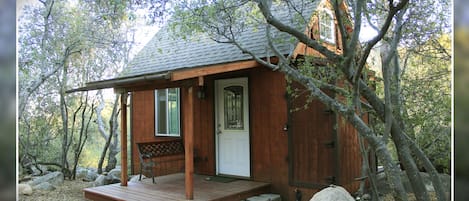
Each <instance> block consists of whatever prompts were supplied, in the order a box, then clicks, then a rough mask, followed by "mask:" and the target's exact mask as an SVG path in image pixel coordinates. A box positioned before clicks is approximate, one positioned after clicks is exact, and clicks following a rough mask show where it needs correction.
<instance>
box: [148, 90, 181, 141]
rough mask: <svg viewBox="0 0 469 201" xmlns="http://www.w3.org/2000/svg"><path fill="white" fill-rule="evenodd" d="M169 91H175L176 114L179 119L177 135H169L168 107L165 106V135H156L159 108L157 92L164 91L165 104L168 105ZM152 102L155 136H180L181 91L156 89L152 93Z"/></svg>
mask: <svg viewBox="0 0 469 201" xmlns="http://www.w3.org/2000/svg"><path fill="white" fill-rule="evenodd" d="M169 89H176V90H177V100H178V101H177V110H178V111H177V112H178V115H179V118H178V120H179V121H178V122H177V124H178V131H179V132H178V133H170V132H169V130H170V129H169V128H170V125H169V122H170V121H169V118H170V117H169V110H168V109H169V107H168V106H167V105H166V132H167V133H158V114H159V111H158V109H159V107H158V104H159V101H158V91H159V90H165V91H166V101H165V103H166V104H168V97H169V96H168V94H169V93H168V91H169ZM154 100H155V136H158V137H160V136H165V137H180V136H181V90H180V89H179V88H166V89H156V90H155V91H154Z"/></svg>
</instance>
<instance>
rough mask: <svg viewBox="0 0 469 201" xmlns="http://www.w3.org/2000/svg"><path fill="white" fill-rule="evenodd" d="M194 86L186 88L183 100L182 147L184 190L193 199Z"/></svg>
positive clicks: (188, 198) (188, 197) (189, 198)
mask: <svg viewBox="0 0 469 201" xmlns="http://www.w3.org/2000/svg"><path fill="white" fill-rule="evenodd" d="M193 88H194V87H192V86H190V87H188V88H186V89H187V93H186V96H185V99H184V100H183V105H184V107H183V109H184V112H183V115H184V116H183V118H184V123H183V124H184V147H185V149H184V150H185V190H186V200H193V199H194V89H193Z"/></svg>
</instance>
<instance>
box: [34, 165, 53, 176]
mask: <svg viewBox="0 0 469 201" xmlns="http://www.w3.org/2000/svg"><path fill="white" fill-rule="evenodd" d="M37 166H38V167H39V169H38V168H37V167H36V166H34V165H32V166H31V171H32V175H33V176H39V175H45V174H48V173H49V171H48V170H47V166H44V165H37Z"/></svg>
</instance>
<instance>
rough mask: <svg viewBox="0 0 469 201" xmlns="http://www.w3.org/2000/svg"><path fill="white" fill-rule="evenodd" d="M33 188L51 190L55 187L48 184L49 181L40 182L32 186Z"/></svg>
mask: <svg viewBox="0 0 469 201" xmlns="http://www.w3.org/2000/svg"><path fill="white" fill-rule="evenodd" d="M33 189H34V190H42V191H51V190H54V189H55V186H53V185H52V184H50V183H49V182H47V181H46V182H42V183H40V184H38V185H35V186H34V187H33Z"/></svg>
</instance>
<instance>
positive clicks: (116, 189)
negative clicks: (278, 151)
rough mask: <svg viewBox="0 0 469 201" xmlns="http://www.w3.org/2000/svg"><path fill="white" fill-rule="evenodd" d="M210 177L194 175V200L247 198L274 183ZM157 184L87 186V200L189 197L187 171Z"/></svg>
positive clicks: (173, 200) (172, 200) (176, 200)
mask: <svg viewBox="0 0 469 201" xmlns="http://www.w3.org/2000/svg"><path fill="white" fill-rule="evenodd" d="M206 177H207V176H204V175H194V200H195V201H202V200H203V201H210V200H212V201H217V200H233V201H234V200H237V201H239V200H241V199H245V198H247V197H250V196H253V195H257V194H261V193H268V192H269V191H270V184H268V183H263V182H254V181H248V180H236V181H232V182H228V183H221V182H215V181H207V180H205V178H206ZM155 179H156V184H153V183H152V182H151V178H147V179H144V180H142V181H141V182H128V186H127V187H125V186H120V184H111V185H106V186H99V187H93V188H86V189H84V190H83V191H84V196H85V198H87V199H90V200H95V201H101V200H119V201H120V200H142V201H143V200H156V201H158V200H161V201H163V200H165V201H166V200H167V201H180V200H186V198H185V190H184V174H183V173H178V174H172V175H166V176H161V177H157V178H155Z"/></svg>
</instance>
